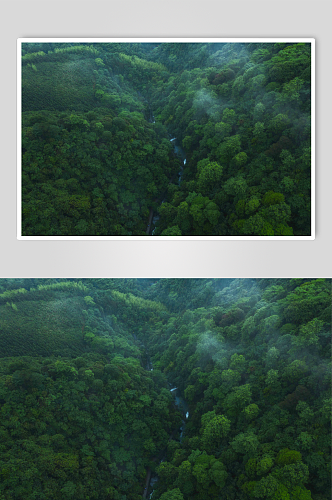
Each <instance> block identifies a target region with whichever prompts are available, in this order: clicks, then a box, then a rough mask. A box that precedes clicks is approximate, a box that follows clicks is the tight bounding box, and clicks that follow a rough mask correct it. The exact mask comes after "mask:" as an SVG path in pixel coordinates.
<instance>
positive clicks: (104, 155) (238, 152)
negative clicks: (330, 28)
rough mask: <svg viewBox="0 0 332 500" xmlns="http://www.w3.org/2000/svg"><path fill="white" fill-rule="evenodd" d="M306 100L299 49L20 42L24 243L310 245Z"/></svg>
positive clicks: (307, 81)
mask: <svg viewBox="0 0 332 500" xmlns="http://www.w3.org/2000/svg"><path fill="white" fill-rule="evenodd" d="M310 94H311V47H310V44H309V43H295V44H294V43H291V42H290V43H282V44H275V43H255V44H246V43H94V44H92V45H89V44H85V43H80V44H72V43H60V44H56V43H45V44H43V43H41V44H35V43H31V44H30V43H25V44H23V47H22V111H23V114H22V234H23V235H25V236H38V235H47V236H60V235H65V236H66V235H73V236H79V235H83V236H103V235H105V236H107V235H115V236H132V235H133V236H138V235H146V234H149V235H151V234H153V235H155V236H158V235H161V236H190V235H194V236H197V235H214V236H223V235H225V236H241V235H245V236H264V235H265V236H266V235H267V236H293V235H295V236H298V235H310V234H311V233H310V231H311V227H310V213H311V200H310V193H311V191H310V178H311V176H310V167H311V151H310V146H311V138H310V132H311V130H310V128H311V127H310V110H311V97H310ZM171 136H172V137H174V136H175V137H176V139H177V140H176V142H175V143H171V142H170V141H169V139H170V137H171ZM174 145H175V148H174ZM181 146H182V147H183V148H184V149H185V151H183V150H181ZM175 152H176V153H175ZM184 158H186V163H185V164H183V160H184ZM178 174H180V175H181V182H180V181H179V176H178ZM271 193H274V194H275V196H272V195H271ZM152 212H153V214H154V215H157V214H158V215H159V219H158V220H156V219H155V220H154V222H153V223H152V224H151V223H150V224H149V220H150V214H151V213H152ZM148 224H149V227H148Z"/></svg>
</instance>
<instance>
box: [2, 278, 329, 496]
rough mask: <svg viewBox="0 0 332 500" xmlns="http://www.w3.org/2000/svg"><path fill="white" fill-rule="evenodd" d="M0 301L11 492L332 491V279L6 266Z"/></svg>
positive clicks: (5, 473) (5, 468)
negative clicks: (39, 275) (9, 273)
mask: <svg viewBox="0 0 332 500" xmlns="http://www.w3.org/2000/svg"><path fill="white" fill-rule="evenodd" d="M0 313H1V323H0V326H1V329H0V353H1V354H0V355H1V358H0V415H1V418H0V435H1V443H0V476H1V481H0V499H1V500H21V499H22V498H24V499H26V500H30V499H31V500H32V499H38V500H39V499H45V500H46V499H47V500H49V499H50V500H51V499H54V500H64V499H68V498H75V499H77V500H89V499H90V500H92V499H100V500H102V499H105V500H108V499H115V500H139V499H141V498H142V497H143V498H145V497H146V495H147V494H148V495H150V493H151V488H150V487H149V481H150V475H151V474H152V476H153V477H155V478H157V479H158V480H157V482H155V483H154V489H153V494H152V498H153V499H155V500H158V499H160V500H172V499H173V500H224V499H227V500H240V499H241V500H251V499H257V498H262V499H264V500H265V499H271V500H310V499H312V500H328V499H329V498H330V495H331V491H330V486H331V485H330V467H331V462H330V442H331V439H330V421H331V380H330V377H331V359H330V357H331V351H330V347H331V342H330V340H331V280H328V279H260V280H256V279H227V280H221V279H181V280H180V279H156V280H143V279H140V280H128V279H84V280H81V281H78V280H75V279H68V280H67V279H47V280H44V279H22V280H20V279H2V280H0ZM34 323H35V328H33V325H34ZM170 386H176V387H177V394H178V395H181V396H182V398H183V399H184V401H183V402H184V404H186V405H187V407H188V410H189V418H188V419H185V416H184V412H183V407H182V408H181V406H180V405H177V406H176V405H175V404H174V403H175V400H174V393H172V392H171V391H170V390H169V389H170ZM184 420H185V428H184V434H183V435H182V434H180V427H181V425H182V426H183V421H184ZM181 421H182V424H181ZM182 430H183V427H182ZM146 487H147V489H145V488H146Z"/></svg>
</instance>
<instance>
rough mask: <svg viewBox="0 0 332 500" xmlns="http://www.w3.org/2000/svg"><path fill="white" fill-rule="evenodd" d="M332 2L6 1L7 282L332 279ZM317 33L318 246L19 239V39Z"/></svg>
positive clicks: (0, 209)
mask: <svg viewBox="0 0 332 500" xmlns="http://www.w3.org/2000/svg"><path fill="white" fill-rule="evenodd" d="M331 5H332V2H328V1H323V0H315V1H301V0H278V1H272V0H271V1H270V0H264V1H250V0H245V1H237V0H233V1H231V2H223V1H212V0H204V1H195V0H188V1H187V0H182V1H181V0H177V1H176V0H168V1H164V0H154V1H151V0H149V1H147V0H140V1H137V0H131V1H129V0H122V1H107V2H104V1H98V0H94V1H89V2H85V1H79V0H76V1H75V0H63V1H62V0H57V1H47V0H43V1H27V0H24V1H16V0H11V1H3V2H1V11H2V19H3V20H4V23H3V24H4V25H3V28H2V30H1V48H2V50H1V53H2V57H1V79H0V82H1V83H0V85H1V93H0V95H1V102H2V105H1V119H0V123H1V134H0V137H1V170H0V172H1V174H0V176H1V177H0V189H1V192H0V217H1V219H0V221H1V236H2V238H1V243H0V252H1V259H0V262H1V264H0V276H1V277H89V276H95V277H153V276H154V277H207V276H210V277H279V276H280V277H291V276H294V277H331V276H332V264H331V259H330V254H331V242H332V241H331V240H332V237H331V213H332V211H331V199H332V190H331V184H332V183H331V180H332V167H331V163H332V147H331V146H332V136H331V121H330V120H331V119H332V113H331V92H332V78H331V48H332V47H331ZM24 37H31V38H35V37H43V38H44V37H45V38H47V37H49V38H51V37H68V38H69V37H103V38H112V37H193V38H198V37H220V38H225V37H230V38H231V37H233V38H241V37H253V38H257V37H310V38H315V39H316V239H315V240H314V241H251V240H250V241H248V240H247V241H190V240H188V241H123V240H121V241H19V240H17V239H16V39H17V38H24Z"/></svg>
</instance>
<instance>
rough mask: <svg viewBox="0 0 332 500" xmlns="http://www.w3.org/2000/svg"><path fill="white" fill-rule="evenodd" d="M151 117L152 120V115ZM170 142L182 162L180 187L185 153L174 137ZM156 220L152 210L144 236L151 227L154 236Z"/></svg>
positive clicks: (156, 216) (157, 216)
mask: <svg viewBox="0 0 332 500" xmlns="http://www.w3.org/2000/svg"><path fill="white" fill-rule="evenodd" d="M152 117H153V119H154V116H153V115H152ZM152 123H155V122H152ZM170 142H171V143H172V144H173V147H174V153H175V154H176V156H178V157H179V158H180V159H181V161H182V165H181V168H180V171H179V172H178V176H179V181H178V184H179V186H180V184H181V180H182V177H183V167H184V165H185V164H186V163H187V160H186V153H185V152H184V150H183V149H182V147H181V146H179V145H178V144H177V141H176V137H173V138H172V139H170ZM164 201H165V200H164V199H163V200H162V202H161V205H162V204H163V203H164ZM158 220H159V215H155V216H154V215H153V210H152V209H151V211H150V217H149V223H148V229H147V233H146V234H149V233H150V229H151V228H152V227H153V229H152V232H151V234H152V236H153V235H154V232H155V227H156V223H157V221H158ZM148 231H149V232H148Z"/></svg>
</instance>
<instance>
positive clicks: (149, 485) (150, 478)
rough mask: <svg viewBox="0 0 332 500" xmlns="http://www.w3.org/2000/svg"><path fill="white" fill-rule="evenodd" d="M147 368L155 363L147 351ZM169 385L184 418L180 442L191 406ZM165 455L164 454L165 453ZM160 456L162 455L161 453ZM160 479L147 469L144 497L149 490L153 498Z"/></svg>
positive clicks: (175, 388)
mask: <svg viewBox="0 0 332 500" xmlns="http://www.w3.org/2000/svg"><path fill="white" fill-rule="evenodd" d="M145 369H146V370H147V371H152V370H153V365H152V361H151V358H150V356H149V355H148V354H147V353H146V366H145ZM168 385H169V387H170V392H171V394H172V395H173V396H174V404H175V406H176V407H177V409H178V410H179V411H180V412H181V413H182V415H183V419H182V424H181V427H180V443H181V442H182V439H183V436H184V432H185V427H186V420H187V419H188V418H189V407H188V405H187V403H186V402H185V400H184V399H183V398H182V397H181V396H178V394H177V391H178V388H177V387H172V384H170V383H169V382H168ZM174 434H175V432H173V433H172V434H171V436H170V439H169V440H170V441H171V440H172V439H173V435H174ZM163 456H164V454H163ZM159 457H160V455H159ZM163 461H164V458H161V459H160V462H159V463H160V464H161V463H162V462H163ZM157 481H158V476H157V474H155V473H153V472H152V471H151V469H150V468H148V470H147V475H146V480H145V488H144V492H143V498H146V497H147V495H148V493H149V491H150V496H149V499H152V497H153V486H154V484H155V483H156V482H157ZM151 490H152V491H151Z"/></svg>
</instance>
